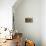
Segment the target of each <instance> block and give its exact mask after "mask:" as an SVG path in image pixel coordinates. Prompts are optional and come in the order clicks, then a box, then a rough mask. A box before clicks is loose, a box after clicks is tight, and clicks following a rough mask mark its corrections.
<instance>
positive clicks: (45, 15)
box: [41, 0, 46, 46]
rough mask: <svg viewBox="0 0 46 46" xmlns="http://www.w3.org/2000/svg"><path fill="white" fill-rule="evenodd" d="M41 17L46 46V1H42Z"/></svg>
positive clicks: (42, 35)
mask: <svg viewBox="0 0 46 46" xmlns="http://www.w3.org/2000/svg"><path fill="white" fill-rule="evenodd" d="M41 15H42V16H41V38H42V46H46V0H42V1H41Z"/></svg>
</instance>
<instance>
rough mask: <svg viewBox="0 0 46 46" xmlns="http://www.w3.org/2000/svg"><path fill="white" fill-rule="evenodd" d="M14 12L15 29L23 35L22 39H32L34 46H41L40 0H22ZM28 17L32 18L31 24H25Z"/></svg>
mask: <svg viewBox="0 0 46 46" xmlns="http://www.w3.org/2000/svg"><path fill="white" fill-rule="evenodd" d="M15 6H16V5H15ZM14 10H15V12H14V16H15V28H16V29H17V30H18V31H19V32H22V33H23V34H24V38H26V37H27V38H28V39H32V40H34V41H35V43H36V46H41V45H40V44H41V0H23V2H22V3H21V4H20V5H18V7H17V8H16V7H15V8H14ZM29 16H30V17H33V23H25V18H26V17H29ZM27 34H28V35H27Z"/></svg>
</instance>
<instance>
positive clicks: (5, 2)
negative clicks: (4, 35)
mask: <svg viewBox="0 0 46 46" xmlns="http://www.w3.org/2000/svg"><path fill="white" fill-rule="evenodd" d="M15 2H16V0H0V27H7V28H9V29H11V28H12V6H13V4H14V3H15Z"/></svg>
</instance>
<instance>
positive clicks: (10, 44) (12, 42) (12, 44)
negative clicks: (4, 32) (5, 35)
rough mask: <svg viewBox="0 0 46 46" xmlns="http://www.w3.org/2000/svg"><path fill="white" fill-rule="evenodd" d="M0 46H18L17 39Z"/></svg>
mask: <svg viewBox="0 0 46 46" xmlns="http://www.w3.org/2000/svg"><path fill="white" fill-rule="evenodd" d="M0 46H16V45H15V39H13V40H6V42H4V43H0Z"/></svg>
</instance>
